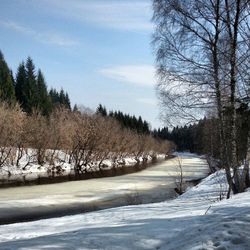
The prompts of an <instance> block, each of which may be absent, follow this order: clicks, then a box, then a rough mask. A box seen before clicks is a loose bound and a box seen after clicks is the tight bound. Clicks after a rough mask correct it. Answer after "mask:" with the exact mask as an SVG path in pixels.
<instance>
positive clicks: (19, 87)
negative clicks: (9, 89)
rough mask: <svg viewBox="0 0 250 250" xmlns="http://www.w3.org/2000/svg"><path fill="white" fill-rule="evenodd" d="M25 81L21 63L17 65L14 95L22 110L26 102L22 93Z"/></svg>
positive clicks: (24, 71) (23, 68)
mask: <svg viewBox="0 0 250 250" xmlns="http://www.w3.org/2000/svg"><path fill="white" fill-rule="evenodd" d="M26 81H27V75H26V70H25V65H24V62H22V63H20V64H19V66H18V69H17V74H16V84H15V93H16V99H17V101H18V102H19V104H20V105H21V107H22V108H23V109H24V108H25V104H26V102H27V100H26V96H25V92H24V89H25V85H26Z"/></svg>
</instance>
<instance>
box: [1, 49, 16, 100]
mask: <svg viewBox="0 0 250 250" xmlns="http://www.w3.org/2000/svg"><path fill="white" fill-rule="evenodd" d="M0 101H4V102H8V103H13V102H14V101H15V89H14V82H13V78H12V74H11V71H10V69H9V67H8V65H7V63H6V61H5V59H4V56H3V54H2V52H1V51H0Z"/></svg>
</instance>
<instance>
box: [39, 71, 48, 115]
mask: <svg viewBox="0 0 250 250" xmlns="http://www.w3.org/2000/svg"><path fill="white" fill-rule="evenodd" d="M36 101H37V108H38V109H39V110H40V111H41V112H42V114H43V115H49V113H50V112H51V110H52V103H51V99H50V97H49V95H48V90H47V85H46V83H45V79H44V76H43V73H42V72H41V70H40V69H39V70H38V74H37V100H36Z"/></svg>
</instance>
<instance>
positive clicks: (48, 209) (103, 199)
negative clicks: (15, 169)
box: [0, 155, 209, 224]
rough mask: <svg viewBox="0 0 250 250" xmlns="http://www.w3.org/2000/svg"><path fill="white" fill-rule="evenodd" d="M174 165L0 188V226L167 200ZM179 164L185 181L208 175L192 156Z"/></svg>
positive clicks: (167, 163) (171, 193)
mask: <svg viewBox="0 0 250 250" xmlns="http://www.w3.org/2000/svg"><path fill="white" fill-rule="evenodd" d="M176 164H177V162H176V159H171V160H167V161H164V162H162V163H159V164H156V165H154V166H152V167H150V168H147V169H145V170H143V171H140V172H137V173H133V174H128V175H122V176H116V177H107V178H98V179H89V180H82V181H71V182H64V183H57V184H48V185H38V186H22V187H12V188H4V189H0V223H1V224H2V223H6V222H15V221H20V220H24V219H36V218H45V217H51V216H56V215H57V214H58V215H62V214H64V215H65V214H72V213H79V212H84V211H89V210H95V209H100V208H107V207H114V206H121V205H126V204H133V203H150V202H156V201H163V200H166V199H168V198H170V197H173V196H174V195H175V192H174V188H175V179H176V178H177V177H178V175H179V173H178V168H177V166H176ZM182 165H183V174H184V178H185V179H187V180H190V179H199V178H203V177H205V176H207V174H208V172H209V169H208V166H207V164H206V162H205V161H204V160H203V159H200V158H199V157H196V156H195V155H183V156H182ZM71 211H72V212H71Z"/></svg>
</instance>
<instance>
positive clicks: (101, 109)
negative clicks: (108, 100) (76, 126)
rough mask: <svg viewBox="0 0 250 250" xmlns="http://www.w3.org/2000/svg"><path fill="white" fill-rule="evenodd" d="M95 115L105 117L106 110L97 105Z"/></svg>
mask: <svg viewBox="0 0 250 250" xmlns="http://www.w3.org/2000/svg"><path fill="white" fill-rule="evenodd" d="M96 114H98V115H102V116H107V115H108V113H107V110H106V108H105V107H104V106H102V105H101V104H99V105H98V107H97V109H96Z"/></svg>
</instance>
